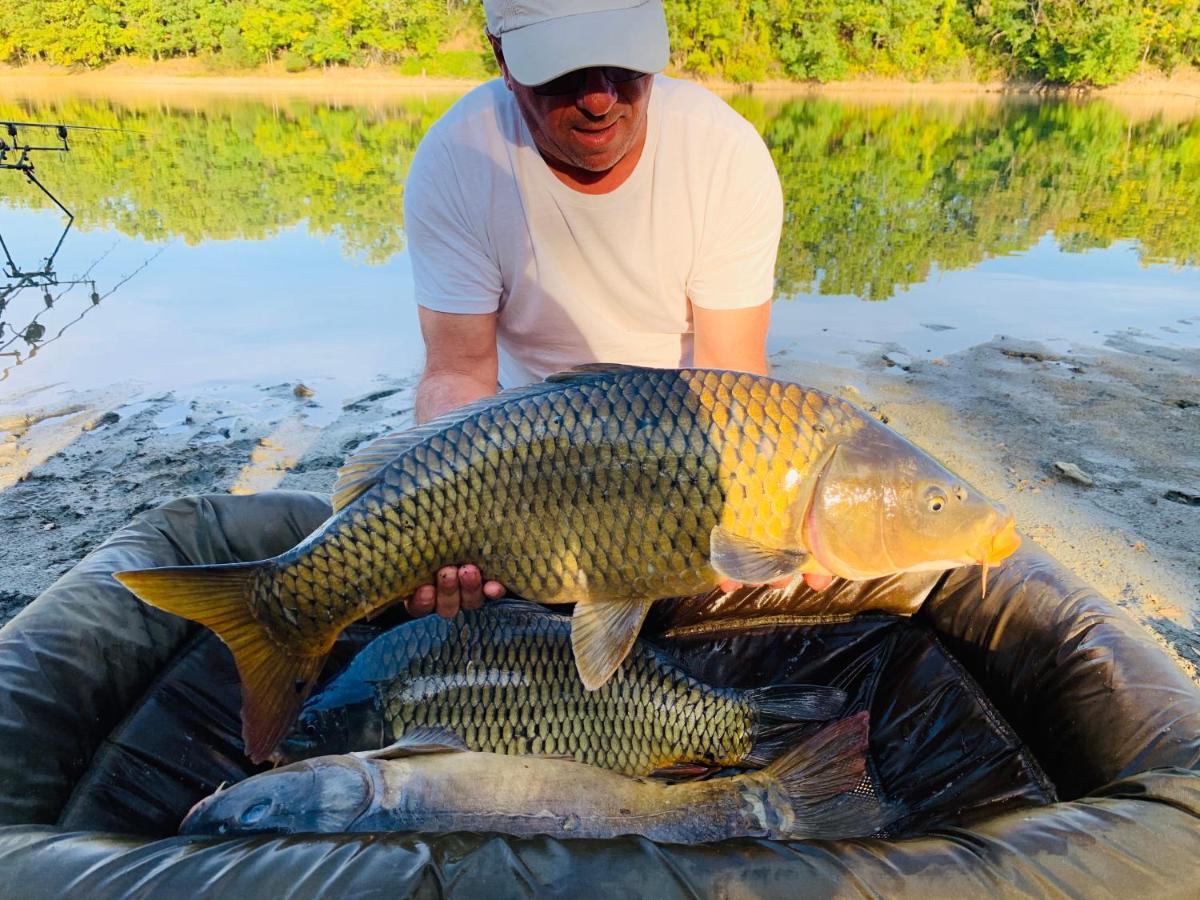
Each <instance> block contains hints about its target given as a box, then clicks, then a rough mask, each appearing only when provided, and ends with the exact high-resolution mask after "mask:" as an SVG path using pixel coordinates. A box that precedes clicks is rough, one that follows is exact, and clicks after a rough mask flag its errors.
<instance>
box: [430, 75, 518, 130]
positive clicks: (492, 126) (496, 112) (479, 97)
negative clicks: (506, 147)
mask: <svg viewBox="0 0 1200 900" xmlns="http://www.w3.org/2000/svg"><path fill="white" fill-rule="evenodd" d="M511 97H512V95H511V94H510V93H509V91H508V89H507V88H506V87H505V86H504V80H503V79H501V78H493V79H492V80H491V81H485V82H484V83H483V84H481V85H478V86H476V87H474V88H472V89H471V90H470V91H468V92H467V93H465V94H464V95H463V96H462V97H460V98H459V99H458V100H456V101H454V104H453V105H452V106H451V107H450V108H449V109H448V110H446V112H445V113H443V114H442V116H441V118H439V119H438V120H437V121H436V122H434V123H433V125H431V126H430V128H429V130H428V131H427V132H426V136H427V137H430V138H432V139H433V140H436V141H440V142H444V143H447V144H451V145H464V144H465V145H470V144H473V143H479V142H481V141H488V140H491V139H494V138H495V137H497V136H500V135H501V134H502V133H503V129H504V127H505V125H506V123H507V121H508V120H510V119H511V116H510V115H509V110H508V106H509V105H510V103H511Z"/></svg>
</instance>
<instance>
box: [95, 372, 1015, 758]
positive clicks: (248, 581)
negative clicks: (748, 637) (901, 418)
mask: <svg viewBox="0 0 1200 900" xmlns="http://www.w3.org/2000/svg"><path fill="white" fill-rule="evenodd" d="M333 506H334V514H333V515H332V516H331V517H330V518H329V519H328V520H327V521H326V522H325V523H324V524H323V525H322V526H321V527H320V528H319V529H318V530H317V531H316V532H314V533H313V534H312V535H310V536H309V537H308V538H306V539H305V540H304V541H303V542H301V543H300V544H299V545H298V546H296V547H294V548H293V549H291V550H289V551H287V552H286V553H283V554H281V555H280V556H277V557H275V558H273V559H269V560H263V561H261V562H256V563H239V564H233V565H219V566H193V567H173V568H162V569H147V570H141V571H129V572H118V573H116V578H117V579H118V580H119V581H121V583H122V584H124V585H125V586H126V587H128V588H129V589H130V590H131V591H133V593H135V594H136V595H137V596H139V597H140V598H142V599H143V600H144V601H146V602H147V603H150V604H151V605H154V606H157V607H160V608H162V609H164V610H167V611H168V612H172V613H175V614H177V615H181V616H184V617H186V618H189V619H193V620H195V621H198V622H201V623H202V624H204V625H207V626H208V627H210V628H212V629H213V630H214V631H215V632H216V633H217V634H218V635H219V636H220V637H221V639H222V640H223V641H224V642H225V643H226V644H227V645H228V646H229V648H230V650H231V651H232V653H233V656H234V659H235V660H236V662H237V666H238V672H239V674H240V676H241V680H242V696H243V701H242V724H243V729H242V730H243V737H244V740H245V746H246V752H247V754H248V755H249V756H250V758H251V759H253V760H256V761H261V760H263V759H265V758H266V757H267V755H268V754H269V753H270V752H271V750H272V749H273V748H274V747H275V745H276V744H277V743H278V741H279V740H280V739H281V738H282V737H283V735H284V734H285V733H286V732H287V730H288V728H289V727H290V726H291V724H292V722H293V721H294V719H295V716H296V713H297V711H298V710H299V708H300V705H301V704H302V703H303V701H304V699H305V697H306V696H307V695H308V693H309V691H310V690H311V688H312V684H313V682H314V680H315V679H316V677H317V675H318V673H319V672H320V670H321V666H322V663H323V662H324V660H325V657H326V656H327V655H328V653H329V651H330V648H331V647H332V646H333V643H334V641H335V639H336V638H337V636H338V634H339V633H340V632H341V631H342V630H343V629H344V628H345V627H346V626H347V625H349V624H350V623H351V622H354V621H355V620H357V619H360V618H362V617H363V616H366V615H369V614H371V613H373V612H374V611H376V610H378V609H380V608H382V607H383V606H386V605H387V604H390V603H392V602H394V601H396V600H399V599H401V598H404V597H407V596H409V595H410V594H412V592H413V591H415V590H416V588H417V587H419V586H420V585H421V584H423V583H427V582H429V581H430V580H431V579H432V575H433V573H434V572H435V571H436V570H437V569H438V568H439V567H441V566H443V565H449V564H459V563H463V562H475V563H477V564H478V565H479V566H480V568H481V570H482V571H483V572H484V573H485V575H486V576H487V577H488V578H493V579H496V580H498V581H500V582H502V583H503V584H504V585H505V586H506V587H507V588H508V589H509V590H511V591H513V592H514V593H516V594H518V595H520V596H523V597H526V598H528V599H531V600H537V601H539V602H542V603H551V604H554V603H575V612H574V621H573V626H572V634H571V640H572V646H573V649H574V654H575V661H576V664H577V666H578V670H579V675H580V677H581V679H582V681H583V683H584V685H585V686H586V687H587V688H589V689H595V688H598V687H599V686H600V685H602V684H604V683H605V681H607V680H608V678H609V677H610V676H611V675H612V673H613V671H614V670H615V669H616V668H617V666H618V665H619V664H620V662H621V660H622V659H624V658H625V655H626V654H627V653H628V651H629V648H630V647H631V646H632V645H633V641H634V639H635V638H636V636H637V633H638V630H639V628H640V626H641V623H642V621H643V620H644V618H645V616H646V613H647V611H648V610H649V608H650V606H651V604H652V603H653V602H654V601H655V600H658V599H661V598H665V597H674V596H684V595H689V594H696V593H700V592H702V591H705V590H707V589H709V588H711V587H712V586H713V585H714V584H716V583H717V582H718V581H719V580H721V579H730V580H734V581H740V582H745V583H751V584H759V583H765V582H769V581H774V580H778V579H781V578H783V577H787V576H797V575H799V574H801V573H806V572H810V573H819V574H831V575H837V576H841V577H843V578H849V579H856V580H857V579H867V578H874V577H878V576H882V575H888V574H891V573H894V572H902V571H917V570H929V569H946V568H951V567H954V566H960V565H983V566H985V567H986V566H989V565H992V564H994V563H996V562H998V561H1000V560H1002V559H1004V558H1005V557H1006V556H1008V555H1009V554H1010V553H1012V551H1013V550H1015V549H1016V547H1017V545H1018V543H1019V538H1018V537H1017V534H1016V528H1015V525H1014V523H1013V519H1012V516H1010V515H1009V514H1008V513H1007V512H1006V511H1005V510H1004V509H1002V508H1001V507H999V506H997V505H996V504H993V503H992V502H990V501H989V500H987V499H986V498H984V497H983V496H982V495H980V494H979V493H978V492H977V491H975V490H973V489H972V488H970V487H969V486H968V485H966V484H965V483H964V482H963V481H962V480H961V479H959V478H957V477H956V476H954V475H953V474H951V473H950V472H948V471H947V470H946V469H945V468H943V467H942V466H941V465H940V464H939V463H937V462H936V461H935V460H934V459H933V458H932V457H930V456H929V455H928V454H926V453H925V452H924V451H922V450H920V449H919V448H917V447H915V446H914V445H913V444H911V443H909V442H908V441H906V440H905V439H904V438H902V437H900V435H898V434H896V433H895V432H893V431H892V430H890V429H889V428H887V427H886V426H884V425H883V424H881V423H880V422H878V421H876V420H874V419H872V418H871V417H870V416H868V415H867V414H866V413H864V412H862V411H861V410H859V409H858V408H857V407H855V406H853V405H852V404H850V403H847V402H846V401H844V400H841V399H839V398H837V397H833V396H831V395H829V394H825V393H822V392H820V391H816V390H810V389H807V388H804V387H801V386H799V385H795V384H790V383H787V382H782V381H777V380H774V379H771V378H766V377H762V376H757V375H749V374H745V373H737V372H727V371H719V370H708V369H682V370H677V369H644V368H633V367H628V366H608V365H596V366H585V367H582V368H581V369H577V370H572V371H570V372H567V373H563V374H561V375H555V376H551V377H550V378H549V379H547V380H546V381H544V382H542V383H539V384H535V385H531V386H529V387H524V388H517V389H514V390H511V391H506V392H504V393H502V394H499V395H497V396H495V397H491V398H487V399H486V400H484V401H481V402H477V403H473V404H470V405H468V406H466V407H463V408H462V409H459V410H456V411H454V412H452V413H450V414H448V415H446V416H444V417H442V418H440V419H437V420H435V421H433V422H430V423H428V424H426V425H424V426H421V427H418V428H414V429H412V430H410V431H405V432H400V433H397V434H393V435H388V436H385V437H383V438H381V439H379V440H378V441H376V442H375V443H373V444H371V445H369V446H367V447H366V448H365V449H363V450H361V451H360V452H358V453H356V454H355V455H354V456H352V457H351V458H350V459H349V460H348V461H347V463H346V465H345V466H344V467H343V469H342V470H341V472H340V474H339V478H338V481H337V484H336V485H335V487H334V496H333Z"/></svg>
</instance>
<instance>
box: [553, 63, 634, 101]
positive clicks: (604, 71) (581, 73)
mask: <svg viewBox="0 0 1200 900" xmlns="http://www.w3.org/2000/svg"><path fill="white" fill-rule="evenodd" d="M595 69H596V70H597V71H598V72H600V74H601V75H603V76H604V80H605V81H607V82H608V83H609V84H625V83H627V82H630V81H637V80H638V79H639V78H641V77H643V76H645V75H646V74H647V73H646V72H639V71H638V70H637V69H622V68H620V67H619V66H596V67H595ZM591 71H592V69H576V70H575V71H574V72H568V73H567V74H566V75H559V76H558V77H557V78H552V79H550V80H549V81H547V82H545V83H544V84H535V85H533V86H531V87H530V90H531V91H533V92H534V93H535V94H537V95H538V96H539V97H560V96H562V95H563V94H578V93H579V91H580V90H582V88H583V86H584V85H585V84H587V79H588V72H591Z"/></svg>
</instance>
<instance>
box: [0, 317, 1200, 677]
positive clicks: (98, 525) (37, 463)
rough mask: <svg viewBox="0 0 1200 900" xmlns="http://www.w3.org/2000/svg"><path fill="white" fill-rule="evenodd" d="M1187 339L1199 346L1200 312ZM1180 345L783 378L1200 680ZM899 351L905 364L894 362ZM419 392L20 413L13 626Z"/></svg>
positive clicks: (1021, 348) (1193, 399) (985, 357)
mask: <svg viewBox="0 0 1200 900" xmlns="http://www.w3.org/2000/svg"><path fill="white" fill-rule="evenodd" d="M1179 328H1180V329H1181V330H1188V331H1189V332H1196V331H1198V330H1200V315H1198V316H1196V317H1194V318H1193V319H1188V320H1183V321H1181V322H1180V323H1179ZM1169 337H1170V336H1169V335H1168V336H1167V339H1166V340H1163V339H1160V338H1159V337H1153V338H1151V337H1149V336H1145V335H1139V334H1135V333H1122V334H1115V335H1112V336H1110V337H1108V338H1107V339H1103V338H1097V341H1098V342H1099V341H1101V340H1102V341H1103V343H1102V344H1098V345H1096V346H1074V347H1070V348H1067V349H1059V348H1057V347H1056V349H1054V350H1050V349H1047V347H1045V346H1042V345H1039V344H1035V343H1030V342H1028V341H1020V340H1016V339H1013V338H1004V337H997V338H996V339H994V340H991V341H988V342H986V343H983V344H980V345H978V346H975V347H972V348H971V349H969V350H966V351H964V352H961V353H957V354H954V355H951V356H948V357H946V358H944V359H933V360H920V361H913V362H911V363H908V361H907V360H906V359H905V358H904V357H903V356H897V355H895V352H898V351H902V350H903V348H889V347H879V348H878V349H876V350H872V351H870V352H865V353H864V354H863V355H862V356H861V358H860V359H859V360H858V361H857V363H856V364H852V365H848V366H846V367H843V368H837V367H830V366H828V365H816V364H814V363H811V362H809V363H806V362H804V361H802V360H799V359H797V358H795V355H794V354H792V353H789V352H788V351H787V350H786V349H783V350H782V351H780V352H779V353H777V354H776V355H775V357H774V359H773V363H774V365H775V367H776V371H777V373H778V374H780V375H781V376H783V377H787V378H792V379H794V380H798V381H802V382H805V383H808V384H812V385H814V386H817V387H822V388H825V389H828V390H832V391H834V392H836V393H841V394H843V395H845V396H847V397H849V398H850V399H853V400H856V401H857V402H860V403H863V404H866V405H874V406H875V407H877V408H878V409H879V410H880V411H881V412H882V413H883V414H884V415H886V417H887V419H888V421H889V423H890V424H891V425H892V426H893V427H895V428H896V429H898V430H899V431H900V432H902V433H903V434H905V435H906V436H908V437H909V438H910V439H912V440H913V441H915V442H916V443H918V444H920V445H922V446H924V447H925V448H927V449H928V450H929V451H931V452H932V453H933V454H934V455H935V456H937V457H939V458H940V459H942V460H943V461H944V462H946V463H947V464H948V465H949V466H950V467H951V468H952V469H954V470H955V471H957V472H959V473H960V474H962V475H963V476H964V477H966V478H967V479H968V480H969V481H971V482H972V483H974V484H975V485H977V486H978V487H980V488H981V489H982V490H984V491H985V492H986V493H987V494H989V495H990V496H992V497H995V498H997V499H1000V500H1002V501H1003V502H1005V503H1006V504H1007V505H1008V506H1009V507H1010V509H1011V510H1012V511H1013V513H1014V514H1015V515H1016V517H1017V521H1018V524H1019V525H1020V527H1021V528H1022V530H1023V531H1024V532H1025V534H1027V535H1028V536H1030V537H1031V538H1032V539H1034V540H1036V541H1037V542H1038V543H1040V544H1041V545H1042V546H1044V547H1045V548H1046V549H1048V550H1049V551H1050V552H1051V553H1052V554H1054V555H1055V556H1056V557H1057V558H1058V559H1060V560H1061V561H1062V562H1063V563H1064V564H1065V565H1066V566H1067V567H1068V568H1070V569H1071V570H1073V571H1074V572H1075V573H1077V574H1078V575H1079V576H1080V577H1082V578H1083V579H1084V580H1085V581H1087V582H1089V583H1091V584H1092V585H1094V586H1095V587H1096V588H1097V589H1099V591H1100V592H1101V593H1102V594H1104V595H1105V596H1107V597H1108V598H1110V599H1111V600H1113V601H1114V602H1116V603H1117V604H1119V605H1120V606H1122V607H1124V608H1125V609H1127V610H1128V611H1129V612H1130V614H1131V615H1133V616H1134V618H1136V619H1137V620H1138V621H1139V622H1141V623H1142V624H1143V625H1144V626H1146V627H1147V628H1148V629H1149V630H1150V632H1151V633H1152V634H1154V635H1155V636H1156V637H1157V638H1158V640H1159V641H1160V642H1161V643H1162V644H1163V646H1164V647H1166V648H1167V649H1168V650H1169V651H1170V652H1171V654H1172V655H1173V656H1174V657H1175V658H1176V659H1177V660H1178V661H1179V662H1180V664H1181V666H1183V667H1184V668H1185V669H1186V670H1187V671H1189V673H1190V674H1191V675H1192V676H1193V677H1194V678H1198V680H1200V676H1198V667H1200V637H1198V628H1200V558H1198V557H1197V554H1196V547H1197V546H1200V453H1197V451H1196V448H1197V447H1198V446H1200V350H1196V349H1191V348H1189V347H1184V346H1176V345H1174V344H1172V343H1171V342H1170V340H1169ZM1189 343H1190V342H1189ZM889 350H890V351H893V361H896V360H898V361H899V362H900V363H901V365H899V366H897V365H891V364H889V363H888V362H886V361H885V360H884V359H883V354H884V353H886V352H889ZM905 366H906V367H905ZM412 389H413V381H412V379H411V378H409V379H395V378H380V379H378V383H377V384H376V385H375V386H374V387H373V388H372V389H371V390H369V391H367V392H366V393H364V394H363V395H362V396H360V397H357V398H355V399H353V400H351V401H349V402H345V403H342V404H340V405H339V406H338V407H337V408H336V409H334V410H332V411H331V410H329V409H327V408H324V407H322V406H321V403H320V401H321V399H322V398H321V397H320V396H319V395H316V396H313V397H306V396H303V394H304V392H303V391H300V392H299V394H300V395H299V396H298V395H297V392H296V391H295V385H294V384H290V383H281V384H275V385H259V386H254V385H241V386H232V387H229V386H227V387H224V388H220V387H218V388H214V387H209V388H205V389H202V390H201V389H197V390H196V391H195V392H192V393H180V392H176V393H161V394H149V395H147V394H145V393H143V392H141V391H139V390H138V389H135V388H128V387H126V388H123V387H121V386H114V387H110V388H103V389H96V390H92V391H88V392H79V393H74V394H70V395H66V396H64V395H61V394H57V393H54V392H52V391H50V390H46V391H42V392H37V393H28V394H25V395H23V396H19V397H15V398H7V399H6V400H5V401H3V402H0V533H3V534H4V535H5V540H4V541H3V542H0V573H3V581H2V582H0V621H4V620H6V619H7V618H9V617H11V616H12V615H13V614H15V613H16V612H17V611H18V610H19V609H20V608H21V607H23V606H24V605H25V604H26V603H28V602H29V601H30V600H31V599H33V597H35V596H36V595H37V594H38V593H39V592H40V591H42V590H43V589H45V588H46V587H47V586H49V585H50V584H51V583H52V582H53V581H54V579H55V578H57V577H58V576H59V575H60V574H62V573H63V572H65V571H66V570H67V569H68V568H70V567H71V566H72V565H73V564H74V563H75V562H77V561H78V560H79V559H80V558H81V557H82V556H83V555H85V554H86V553H87V552H88V551H89V550H91V549H92V548H93V547H95V546H96V545H97V544H99V543H100V542H101V541H102V540H103V539H104V538H105V537H106V536H107V535H108V534H110V533H111V532H113V531H115V530H116V529H118V528H120V527H121V526H122V525H124V524H125V523H126V522H127V521H128V520H129V519H130V518H131V517H133V516H134V515H136V514H137V513H138V512H141V511H142V510H145V509H147V508H150V507H152V506H154V505H157V504H158V503H161V502H163V501H165V500H168V499H170V498H173V497H176V496H179V495H183V494H191V493H198V492H205V491H234V492H248V491H254V490H264V489H268V488H271V487H276V486H280V487H294V488H304V489H311V490H317V491H328V490H329V489H330V487H331V485H332V484H333V480H334V473H335V471H336V469H337V467H338V466H339V465H340V463H341V461H342V460H343V458H344V457H345V455H346V454H347V453H348V452H349V451H350V450H351V449H353V448H354V447H355V446H357V445H358V444H360V443H362V442H363V441H366V440H369V439H370V438H372V437H374V436H376V435H378V434H380V433H383V432H384V431H388V430H392V429H395V428H400V427H404V426H405V425H406V424H408V423H409V421H410V419H411V398H412ZM52 394H53V398H52V397H51V395H52ZM318 410H320V411H321V415H320V416H317V415H316V412H317V411H318ZM314 419H320V420H321V421H323V422H325V423H326V424H323V425H322V426H321V427H317V426H316V425H314V424H313V421H314ZM1060 462H1061V463H1068V464H1072V465H1074V466H1077V467H1078V469H1079V470H1080V471H1081V472H1082V473H1083V475H1084V476H1086V478H1088V479H1090V481H1091V484H1084V483H1082V482H1081V481H1079V480H1076V479H1075V478H1072V477H1071V476H1069V475H1067V474H1065V473H1064V472H1063V471H1061V470H1060V469H1059V468H1057V467H1056V465H1055V464H1056V463H1060Z"/></svg>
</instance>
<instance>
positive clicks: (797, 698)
mask: <svg viewBox="0 0 1200 900" xmlns="http://www.w3.org/2000/svg"><path fill="white" fill-rule="evenodd" d="M743 696H745V698H746V699H747V700H748V701H750V704H751V705H752V706H753V707H754V709H755V712H756V713H757V715H758V721H760V722H824V721H827V720H828V719H832V718H834V717H835V716H836V715H838V714H839V713H840V712H841V711H842V709H843V708H844V707H845V705H846V692H845V691H843V690H841V689H840V688H835V687H824V686H822V685H812V684H773V685H769V686H767V687H759V688H751V689H750V690H748V691H746V692H745V694H744V695H743Z"/></svg>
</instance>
